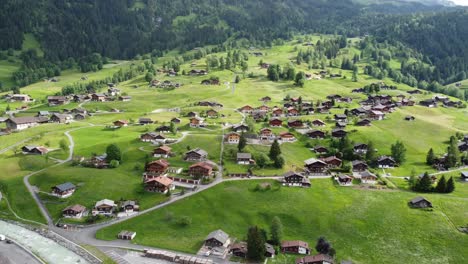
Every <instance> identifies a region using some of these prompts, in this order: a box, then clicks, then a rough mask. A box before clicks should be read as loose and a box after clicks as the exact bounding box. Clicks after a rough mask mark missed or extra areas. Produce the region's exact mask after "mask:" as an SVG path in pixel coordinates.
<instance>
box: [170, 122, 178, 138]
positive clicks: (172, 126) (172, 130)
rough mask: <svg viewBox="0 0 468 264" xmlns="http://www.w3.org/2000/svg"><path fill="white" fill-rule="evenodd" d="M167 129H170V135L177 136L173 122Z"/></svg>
mask: <svg viewBox="0 0 468 264" xmlns="http://www.w3.org/2000/svg"><path fill="white" fill-rule="evenodd" d="M169 127H170V129H171V133H172V134H174V135H175V134H177V127H176V125H175V123H174V122H171V124H170V125H169Z"/></svg>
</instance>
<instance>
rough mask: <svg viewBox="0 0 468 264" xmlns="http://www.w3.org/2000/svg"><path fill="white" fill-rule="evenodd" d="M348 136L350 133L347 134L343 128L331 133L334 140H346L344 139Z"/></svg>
mask: <svg viewBox="0 0 468 264" xmlns="http://www.w3.org/2000/svg"><path fill="white" fill-rule="evenodd" d="M347 134H348V132H346V131H345V130H343V129H341V128H337V129H333V130H332V132H331V135H332V137H334V138H344V137H346V135H347Z"/></svg>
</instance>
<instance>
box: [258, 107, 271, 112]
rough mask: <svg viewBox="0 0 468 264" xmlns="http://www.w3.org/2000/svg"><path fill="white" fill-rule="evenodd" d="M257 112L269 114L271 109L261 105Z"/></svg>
mask: <svg viewBox="0 0 468 264" xmlns="http://www.w3.org/2000/svg"><path fill="white" fill-rule="evenodd" d="M257 110H258V111H262V112H268V111H269V110H270V107H268V105H261V106H259V107H258V108H257Z"/></svg>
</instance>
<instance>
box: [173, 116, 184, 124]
mask: <svg viewBox="0 0 468 264" xmlns="http://www.w3.org/2000/svg"><path fill="white" fill-rule="evenodd" d="M180 122H182V121H181V120H180V118H177V117H174V118H172V119H171V123H174V124H180Z"/></svg>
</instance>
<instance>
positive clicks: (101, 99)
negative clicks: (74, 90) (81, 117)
mask: <svg viewBox="0 0 468 264" xmlns="http://www.w3.org/2000/svg"><path fill="white" fill-rule="evenodd" d="M106 100H107V96H106V95H105V94H96V93H94V94H92V95H91V101H94V102H105V101H106Z"/></svg>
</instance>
